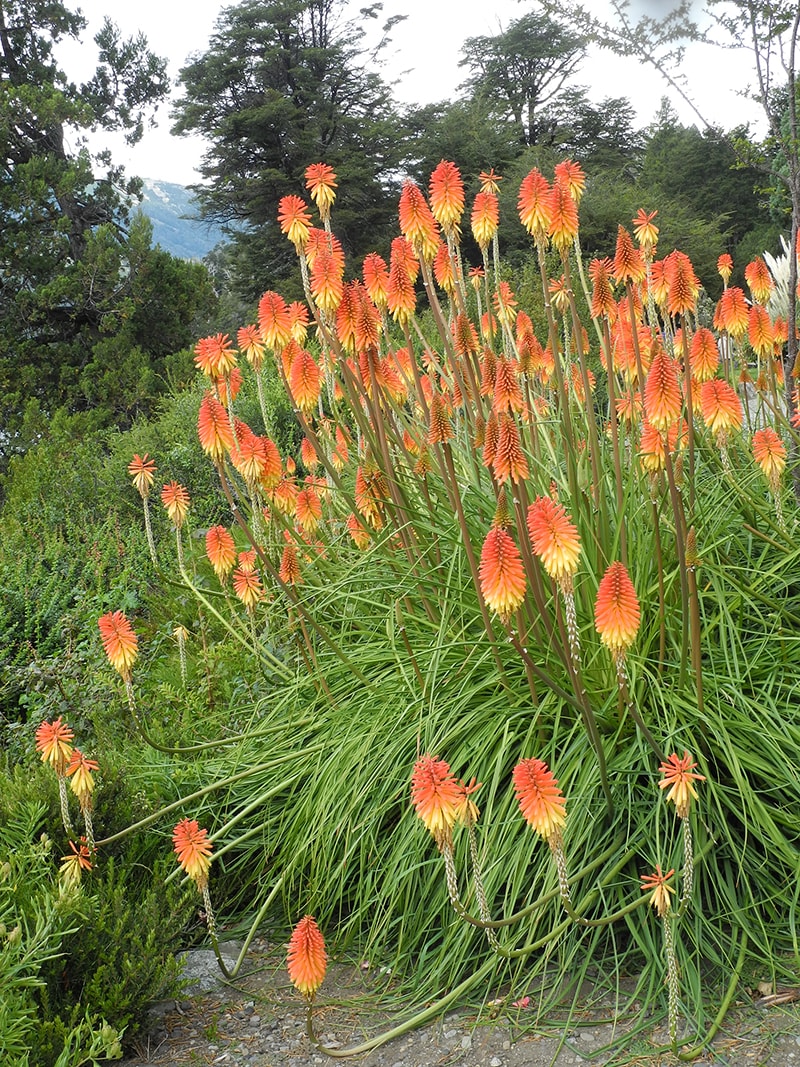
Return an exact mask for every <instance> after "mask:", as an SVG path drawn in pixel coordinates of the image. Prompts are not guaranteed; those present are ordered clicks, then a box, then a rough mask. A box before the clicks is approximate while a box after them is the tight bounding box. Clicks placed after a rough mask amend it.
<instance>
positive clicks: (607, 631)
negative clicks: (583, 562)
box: [594, 561, 640, 654]
mask: <svg viewBox="0 0 800 1067" xmlns="http://www.w3.org/2000/svg"><path fill="white" fill-rule="evenodd" d="M639 618H640V615H639V600H638V598H637V596H636V590H635V589H634V587H633V582H632V581H631V580H630V577H629V575H628V572H627V570H626V569H625V565H624V564H623V563H620V562H619V561H617V562H615V563H612V564H611V566H610V567H609V568H608V570H607V571H606V573H605V574H604V575H603V577H602V579H601V581H600V585H599V586H598V589H597V599H596V600H595V606H594V626H595V629H596V630H597V632H598V633H599V634H600V640H601V641H602V642H603V644H604V645H605V646H606V647H607V648H608V649H610V650H611V652H613V653H615V654H616V653H617V652H619V651H624V650H625V649H627V648H629V647H630V646H631V645H632V644H633V640H634V638H635V637H636V634H637V633H638V630H639Z"/></svg>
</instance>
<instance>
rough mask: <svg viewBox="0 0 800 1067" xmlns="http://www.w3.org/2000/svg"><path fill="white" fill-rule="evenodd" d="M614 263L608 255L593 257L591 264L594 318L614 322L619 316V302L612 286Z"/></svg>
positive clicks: (590, 274)
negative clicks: (598, 257) (599, 257)
mask: <svg viewBox="0 0 800 1067" xmlns="http://www.w3.org/2000/svg"><path fill="white" fill-rule="evenodd" d="M613 269H614V264H613V263H612V261H611V260H610V259H608V257H606V258H605V259H593V260H592V261H591V263H590V264H589V277H590V278H591V281H592V306H591V312H592V318H595V319H598V318H607V319H608V320H609V322H613V321H614V319H615V318H616V316H617V304H616V301H615V300H614V292H613V290H612V288H611V273H612V271H613Z"/></svg>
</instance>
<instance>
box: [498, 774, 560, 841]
mask: <svg viewBox="0 0 800 1067" xmlns="http://www.w3.org/2000/svg"><path fill="white" fill-rule="evenodd" d="M512 777H513V781H514V790H515V792H516V794H517V800H518V801H519V807H520V811H521V812H522V814H523V816H524V818H525V819H526V821H527V822H528V825H529V826H531V827H532V828H533V829H534V830H535V831H536V833H537V834H539V835H540V837H542V838H544V840H545V841H547V840H548V839H549V838H550V836H551V834H552V835H554V836H555V837H556V839H557V838H560V836H561V828H562V827H563V826H564V824H565V823H566V821H567V812H566V801H565V800H564V796H563V794H562V792H561V790H560V789H559V787H558V781H557V780H556V778H555V777H554V776H553V772H552V771H551V770H550V768H549V767H548V766H547V764H546V763H545V762H544V761H543V760H540V759H523V760H520V762H519V763H518V764H517V765H516V767H515V768H514V771H513V775H512Z"/></svg>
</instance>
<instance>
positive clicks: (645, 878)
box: [640, 864, 675, 919]
mask: <svg viewBox="0 0 800 1067" xmlns="http://www.w3.org/2000/svg"><path fill="white" fill-rule="evenodd" d="M673 874H675V869H674V868H673V869H672V870H671V871H667V873H666V874H663V873H662V871H661V864H656V869H655V872H654V873H653V874H643V875H642V877H641V879H640V881H641V883H642V891H643V892H644V893H650V894H651V896H650V903H651V904H652V905H653V907H654V908H655V909H656V912H657V914H658V917H659V919H663V918H664V916H665V915H667V914H669V910H670V908H671V906H672V904H671V901H670V893H674V892H675V890H674V889H673V888H672V886H671V885H667V883H668V882H669V880H670V878H671V877H672V876H673Z"/></svg>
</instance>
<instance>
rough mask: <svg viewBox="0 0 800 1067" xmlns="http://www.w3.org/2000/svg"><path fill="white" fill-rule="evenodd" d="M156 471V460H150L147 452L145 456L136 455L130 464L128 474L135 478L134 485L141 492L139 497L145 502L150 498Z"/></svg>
mask: <svg viewBox="0 0 800 1067" xmlns="http://www.w3.org/2000/svg"><path fill="white" fill-rule="evenodd" d="M156 470H157V467H156V462H155V460H154V459H150V457H149V456H148V454H147V453H146V452H145V454H144V455H143V456H140V455H139V454H138V453H136V454H134V457H133V459H132V460H131V461H130V463H129V464H128V474H130V476H131V478H133V484H134V485H135V486H136V488H137V489H138V490H139V495H140V496H141V497H142V499H143V500H146V499H147V497H148V496H150V487H151V486H152V484H153V478H154V476H155V473H156Z"/></svg>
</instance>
